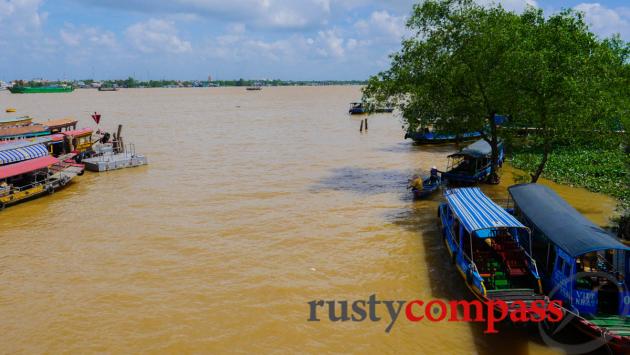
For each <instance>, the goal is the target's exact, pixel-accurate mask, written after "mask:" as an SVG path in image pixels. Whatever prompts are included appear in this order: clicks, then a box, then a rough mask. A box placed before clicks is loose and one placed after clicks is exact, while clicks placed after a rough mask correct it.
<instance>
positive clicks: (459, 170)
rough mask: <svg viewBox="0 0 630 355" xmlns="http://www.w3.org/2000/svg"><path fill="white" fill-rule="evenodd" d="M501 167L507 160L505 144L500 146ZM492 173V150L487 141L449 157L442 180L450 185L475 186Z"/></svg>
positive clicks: (500, 143) (474, 144)
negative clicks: (504, 150)
mask: <svg viewBox="0 0 630 355" xmlns="http://www.w3.org/2000/svg"><path fill="white" fill-rule="evenodd" d="M498 148H499V154H498V160H499V166H500V165H501V164H503V160H504V158H505V155H504V152H503V142H501V141H499V144H498ZM491 172H492V148H491V147H490V144H489V143H488V142H487V141H486V140H485V139H480V140H478V141H476V142H475V143H473V144H471V145H469V146H467V147H465V148H463V149H461V150H460V151H459V152H457V153H454V154H451V155H449V156H448V165H447V168H446V171H445V172H442V180H445V181H447V182H448V183H449V184H452V183H458V184H474V183H479V182H482V181H485V180H486V179H487V178H488V177H489V176H490V174H491Z"/></svg>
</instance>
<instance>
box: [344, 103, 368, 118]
mask: <svg viewBox="0 0 630 355" xmlns="http://www.w3.org/2000/svg"><path fill="white" fill-rule="evenodd" d="M348 113H349V114H351V115H362V114H364V113H367V109H366V107H365V104H363V102H351V103H350V109H349V110H348Z"/></svg>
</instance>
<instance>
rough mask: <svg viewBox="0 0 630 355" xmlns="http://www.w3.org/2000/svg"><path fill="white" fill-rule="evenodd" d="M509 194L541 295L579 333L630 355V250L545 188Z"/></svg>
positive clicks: (530, 187) (520, 189) (524, 186)
mask: <svg viewBox="0 0 630 355" xmlns="http://www.w3.org/2000/svg"><path fill="white" fill-rule="evenodd" d="M508 191H509V194H510V197H511V201H513V202H514V214H515V216H516V217H517V218H518V219H519V220H521V221H522V222H523V223H524V224H525V225H527V226H529V227H530V228H531V230H532V231H533V244H531V243H530V244H529V245H528V247H529V248H531V249H532V250H533V254H532V255H533V257H534V258H535V259H536V260H537V261H538V263H539V265H540V275H541V278H542V280H543V285H544V290H545V292H547V293H548V294H549V297H550V298H552V299H557V300H561V301H562V302H563V306H564V312H565V314H566V316H571V317H572V318H573V322H572V323H573V324H574V325H575V326H576V327H577V328H578V329H580V330H581V331H583V332H584V333H586V334H587V335H589V336H591V337H593V338H595V339H600V340H602V345H604V344H608V346H610V347H611V348H612V349H613V350H614V351H615V352H618V353H619V354H628V353H630V291H629V290H628V285H630V248H629V247H627V246H626V245H624V244H622V243H621V242H620V241H619V240H618V239H616V238H615V237H614V236H612V235H611V234H609V233H608V232H606V231H605V230H603V229H602V228H600V227H598V226H596V225H595V224H593V223H592V222H591V221H589V220H588V219H586V218H585V217H584V216H583V215H582V214H580V213H579V212H578V211H577V210H576V209H575V208H573V207H572V206H571V205H569V204H568V203H567V202H566V201H565V200H563V199H562V198H561V197H560V196H558V194H556V193H555V192H554V191H553V190H551V189H550V188H549V187H547V186H544V185H538V184H521V185H514V186H511V187H509V188H508ZM566 316H565V317H566Z"/></svg>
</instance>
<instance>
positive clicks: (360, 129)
mask: <svg viewBox="0 0 630 355" xmlns="http://www.w3.org/2000/svg"><path fill="white" fill-rule="evenodd" d="M359 132H363V120H361V128H359Z"/></svg>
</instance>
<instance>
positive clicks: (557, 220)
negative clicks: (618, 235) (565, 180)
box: [508, 184, 630, 258]
mask: <svg viewBox="0 0 630 355" xmlns="http://www.w3.org/2000/svg"><path fill="white" fill-rule="evenodd" d="M508 191H509V192H510V195H511V196H512V199H513V200H514V203H515V204H516V205H517V206H518V208H519V210H520V211H522V213H523V215H524V216H525V217H527V219H528V220H529V221H531V222H532V224H533V225H534V226H535V227H536V228H538V229H539V230H540V231H541V232H542V233H543V234H544V235H545V236H546V237H547V238H548V239H549V240H550V241H551V242H552V243H554V244H555V245H557V246H558V247H560V249H562V250H564V251H565V252H566V253H567V254H569V255H570V256H571V257H573V258H575V257H578V256H580V255H584V254H587V253H590V252H594V251H600V250H611V249H612V250H630V248H628V247H627V246H625V245H623V244H622V243H621V242H619V241H618V240H616V239H615V238H614V237H613V236H612V235H610V234H609V233H608V232H606V231H605V230H603V229H602V228H600V227H598V226H596V225H595V224H594V223H592V222H591V221H589V220H588V219H586V218H585V217H584V216H583V215H582V214H581V213H579V212H578V211H577V210H576V209H575V208H573V207H571V205H569V204H568V203H567V202H566V201H565V200H563V199H562V198H561V197H560V196H558V194H556V193H555V192H554V191H553V190H552V189H550V188H549V187H547V186H544V185H539V184H520V185H514V186H510V187H509V188H508Z"/></svg>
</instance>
